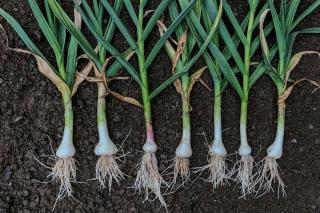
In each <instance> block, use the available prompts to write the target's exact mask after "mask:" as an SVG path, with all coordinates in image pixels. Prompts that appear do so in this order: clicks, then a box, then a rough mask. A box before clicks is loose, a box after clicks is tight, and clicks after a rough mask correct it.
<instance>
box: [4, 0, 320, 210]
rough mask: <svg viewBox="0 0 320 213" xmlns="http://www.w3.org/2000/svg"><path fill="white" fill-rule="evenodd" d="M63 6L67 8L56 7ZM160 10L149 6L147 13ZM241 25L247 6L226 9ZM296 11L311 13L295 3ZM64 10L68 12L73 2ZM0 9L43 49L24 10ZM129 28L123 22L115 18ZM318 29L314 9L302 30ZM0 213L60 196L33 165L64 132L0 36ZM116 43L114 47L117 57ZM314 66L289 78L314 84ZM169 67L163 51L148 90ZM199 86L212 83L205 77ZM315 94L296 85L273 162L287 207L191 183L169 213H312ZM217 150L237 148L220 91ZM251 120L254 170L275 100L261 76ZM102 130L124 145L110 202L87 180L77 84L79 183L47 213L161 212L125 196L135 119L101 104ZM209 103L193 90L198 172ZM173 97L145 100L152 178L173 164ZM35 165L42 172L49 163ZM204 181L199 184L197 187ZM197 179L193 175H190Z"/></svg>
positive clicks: (234, 126)
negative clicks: (279, 153)
mask: <svg viewBox="0 0 320 213" xmlns="http://www.w3.org/2000/svg"><path fill="white" fill-rule="evenodd" d="M64 2H67V1H64ZM159 2H160V1H156V0H153V1H150V8H154V7H155V6H156V5H158V4H159ZM229 2H231V3H232V6H233V8H234V9H235V10H236V11H237V12H238V15H239V16H240V17H241V16H242V15H243V13H244V11H245V10H246V1H243V0H242V1H241V0H232V1H231V0H229ZM302 2H303V3H302V5H301V8H300V10H302V9H303V8H306V7H307V5H309V4H311V2H313V1H311V0H308V1H302ZM64 6H66V7H68V8H71V3H68V4H65V5H64ZM0 7H1V8H4V9H5V10H7V11H8V12H9V13H10V14H12V15H13V16H14V17H15V18H16V19H17V20H18V21H19V22H20V23H21V24H22V26H24V28H25V29H26V31H27V32H28V33H29V34H30V35H31V37H32V38H33V39H34V41H35V42H36V43H39V44H40V46H41V47H42V49H43V50H46V51H48V50H47V48H46V47H45V39H44V37H43V36H42V35H41V33H40V31H39V29H38V27H37V24H36V22H35V19H34V17H33V16H32V13H31V10H30V8H29V6H28V3H27V1H20V0H11V1H5V0H0ZM123 17H124V19H128V14H126V13H124V14H123ZM0 23H1V24H3V25H4V27H5V29H6V30H7V32H8V36H9V43H10V46H12V47H24V45H23V43H22V42H21V40H20V39H19V38H18V36H17V35H16V33H14V31H13V30H12V29H11V28H10V27H9V26H8V24H7V23H5V21H4V20H3V19H1V18H0ZM311 26H320V10H317V11H316V12H314V13H313V14H312V15H311V16H310V17H309V18H308V19H307V20H305V21H304V23H303V27H311ZM157 39H158V37H157V33H156V32H154V33H153V35H152V36H151V38H150V39H149V40H148V42H147V44H148V45H147V48H148V50H149V49H150V48H151V47H152V44H154V42H155V41H156V40H157ZM0 41H1V42H0V44H1V46H0V48H1V50H0V94H1V95H0V127H1V128H0V144H1V146H0V212H50V211H51V209H52V207H53V204H54V203H55V199H56V195H57V192H58V185H57V184H56V183H48V184H44V183H40V182H39V181H46V180H48V179H47V177H46V176H47V174H48V170H47V169H46V168H44V167H43V166H41V165H39V164H38V163H37V162H36V161H35V159H34V157H33V156H37V157H39V156H41V155H50V154H52V150H51V149H50V143H49V140H48V136H49V137H50V138H52V141H53V144H52V146H53V148H54V149H56V148H57V146H58V144H59V141H60V140H61V137H62V132H63V108H62V105H61V101H60V95H59V93H58V91H57V90H56V88H55V87H54V86H53V84H51V83H50V82H49V81H48V80H47V79H46V78H45V77H44V76H42V75H41V74H39V72H38V70H37V66H36V63H35V61H34V59H33V58H32V57H29V56H26V55H23V54H15V53H13V52H11V51H8V50H6V48H5V44H4V37H3V36H2V35H0ZM124 43H125V42H124V41H123V40H122V39H121V37H120V36H118V38H117V39H116V40H115V44H116V45H117V46H119V48H121V49H123V48H124ZM319 44H320V37H319V36H305V37H300V38H299V39H298V40H297V45H296V48H295V52H298V51H302V50H315V51H320V45H319ZM319 67H320V61H319V60H318V59H317V58H316V57H313V56H311V57H308V58H305V59H304V60H303V61H302V63H301V64H300V65H299V66H298V68H297V69H296V70H295V71H294V74H293V79H300V78H302V77H308V78H311V79H320V77H319V76H320V72H319V71H320V70H319ZM169 70H170V60H169V59H168V57H167V56H166V54H165V52H164V51H162V52H161V54H160V55H159V56H158V57H157V59H156V60H155V62H154V64H153V66H152V67H151V69H150V70H149V73H150V81H151V86H152V88H154V87H155V86H156V85H159V84H160V83H161V82H162V81H164V80H165V79H166V78H168V77H169V76H170V71H169ZM204 80H205V81H206V82H208V83H209V84H211V79H210V76H209V75H208V74H206V75H205V77H204ZM111 87H112V89H114V90H115V91H118V92H121V93H122V94H124V95H127V96H131V97H135V98H139V90H138V87H137V85H136V84H135V83H134V82H133V81H132V82H129V81H128V82H113V83H112V84H111ZM312 90H313V87H312V86H311V85H309V84H307V83H302V84H301V86H298V87H296V88H295V89H294V91H293V93H292V95H291V96H290V98H289V99H288V102H287V103H288V109H287V125H286V137H285V142H286V144H285V150H284V156H283V158H282V159H281V160H280V161H279V163H280V166H281V168H282V172H283V177H284V181H285V183H286V184H287V194H288V196H287V197H286V198H280V199H278V198H277V194H272V193H270V194H266V195H265V196H263V197H260V198H256V199H255V198H252V197H250V198H248V199H247V200H245V199H239V196H240V193H239V190H238V188H237V186H236V187H235V185H234V183H231V184H230V185H229V186H226V187H221V188H219V189H218V190H217V191H215V192H213V191H212V186H211V185H210V184H209V183H206V182H204V181H203V180H202V179H201V178H199V179H197V180H196V181H195V182H194V183H193V184H192V185H191V186H189V187H187V188H181V189H179V190H178V191H177V192H176V193H174V194H170V195H168V196H166V200H167V202H168V204H169V208H168V211H169V212H185V213H186V212H320V160H319V152H320V148H319V145H320V122H319V118H320V107H319V101H320V92H316V93H314V94H311V92H312ZM223 98H224V99H223V102H224V104H223V106H224V108H223V126H224V129H225V132H224V135H223V136H224V141H225V144H226V146H227V149H228V151H229V153H234V152H235V151H236V150H237V147H238V144H239V132H238V122H239V120H238V117H239V99H238V98H237V96H236V94H235V93H234V91H232V90H231V89H227V90H226V92H225V93H224V96H223ZM250 101H251V102H250V116H249V117H250V118H249V125H248V132H249V139H250V143H251V144H252V146H253V147H254V153H255V154H256V160H257V161H260V160H261V159H262V157H263V156H264V154H265V150H266V147H267V146H268V145H269V144H270V143H272V141H273V139H274V135H275V127H276V126H275V118H276V113H277V111H276V106H275V103H276V93H275V89H274V86H273V84H272V82H271V81H270V80H269V78H268V77H266V76H264V77H262V78H261V79H260V80H259V81H258V82H257V84H256V86H255V87H254V89H253V90H252V93H251V96H250ZM107 102H108V106H107V107H108V121H109V126H110V132H111V136H112V138H113V139H114V141H116V142H117V143H121V142H122V141H123V140H124V138H125V137H126V136H127V135H128V133H129V132H130V135H129V138H128V140H127V141H126V143H125V144H124V149H125V151H126V152H128V151H130V152H131V155H130V156H129V157H128V158H127V161H126V162H125V164H124V166H123V170H124V171H125V172H126V174H128V175H129V176H130V177H128V178H126V181H124V182H122V185H121V186H114V188H113V190H112V192H111V194H109V193H108V192H107V191H101V190H100V188H99V185H98V183H97V182H96V181H87V180H88V179H91V178H93V177H94V175H95V174H94V168H95V163H96V160H97V157H96V156H95V155H94V152H93V150H94V146H95V144H96V143H97V140H98V138H97V130H96V121H95V119H96V86H95V85H94V84H90V83H84V84H83V85H82V86H81V87H80V89H79V92H78V94H77V95H76V96H75V98H74V110H75V113H76V115H75V144H76V147H77V154H76V156H75V157H76V159H77V161H78V180H79V181H80V182H85V183H78V184H74V190H75V194H74V196H75V198H76V199H78V200H79V202H80V203H77V202H75V201H74V200H72V199H70V200H68V199H65V200H63V201H61V202H59V203H58V204H57V206H56V209H55V212H165V210H164V209H163V208H162V209H159V203H158V202H157V201H155V202H145V203H143V198H144V197H143V196H142V195H138V194H135V192H134V190H133V189H131V188H130V187H131V186H132V185H133V181H134V178H133V177H135V175H136V167H135V166H136V163H137V162H138V160H139V158H140V157H141V152H140V151H141V146H142V145H143V143H144V140H145V132H144V122H143V121H144V120H143V112H142V110H140V109H138V108H136V107H133V106H130V105H128V104H126V103H122V102H119V101H117V100H115V99H114V98H110V97H108V98H107ZM212 102H213V95H212V92H209V91H208V90H206V89H205V88H204V87H203V86H200V85H197V86H196V87H195V89H194V92H193V95H192V107H193V110H192V132H193V134H192V140H193V151H194V154H193V157H192V158H191V166H193V167H194V166H201V165H204V164H205V163H206V159H207V148H206V145H205V143H206V141H205V138H204V137H203V133H205V134H206V136H207V138H208V142H210V141H211V140H212V139H213V138H212V137H213V110H212V108H213V106H212ZM180 105H181V104H180V97H179V95H178V94H177V93H176V92H175V89H174V87H172V86H171V87H170V88H169V89H167V90H166V91H165V92H164V93H162V94H161V95H159V96H158V97H157V98H155V99H154V101H153V116H154V126H155V136H156V139H157V142H158V144H159V150H158V153H157V157H158V160H159V167H160V170H161V171H163V170H164V169H165V168H166V167H167V166H168V165H169V164H170V162H168V160H170V159H172V158H173V157H174V150H175V147H176V145H177V144H178V142H179V139H180V135H181V118H180V113H181V109H180ZM230 158H231V159H232V160H235V155H232V156H230ZM41 160H42V161H43V162H44V163H45V164H48V165H52V163H53V162H52V161H51V160H49V159H47V158H41ZM204 177H205V176H203V178H204ZM192 178H193V179H195V178H196V175H192Z"/></svg>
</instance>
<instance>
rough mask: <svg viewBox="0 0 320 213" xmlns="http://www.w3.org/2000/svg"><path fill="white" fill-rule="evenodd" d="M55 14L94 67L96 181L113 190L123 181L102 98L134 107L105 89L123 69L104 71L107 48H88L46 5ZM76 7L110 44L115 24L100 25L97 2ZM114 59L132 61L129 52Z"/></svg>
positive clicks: (118, 1) (100, 11) (118, 0)
mask: <svg viewBox="0 0 320 213" xmlns="http://www.w3.org/2000/svg"><path fill="white" fill-rule="evenodd" d="M48 2H49V5H50V7H51V9H52V10H53V12H54V14H55V15H56V16H57V18H58V19H59V21H60V22H61V23H62V24H64V25H65V26H66V28H67V29H68V30H69V31H70V32H71V33H72V34H73V35H74V36H75V38H76V39H77V40H78V42H79V45H80V46H81V47H82V49H83V50H84V52H85V53H86V57H89V58H90V60H91V65H92V67H93V70H94V73H95V78H93V79H92V78H89V79H92V81H94V82H97V87H98V98H97V126H98V133H99V143H98V144H97V145H96V147H95V154H96V155H97V156H100V157H99V159H98V161H97V163H96V179H97V180H98V181H99V183H100V185H101V187H102V188H105V187H106V183H107V184H108V188H109V192H110V190H111V187H112V182H113V181H116V182H117V183H118V184H119V183H120V181H121V180H122V179H124V173H123V172H122V171H121V170H120V168H119V164H118V162H117V160H118V159H119V157H117V156H116V154H117V153H118V148H117V146H116V145H115V143H114V142H113V141H112V140H111V138H110V135H109V131H108V125H107V119H106V101H105V96H106V95H107V94H111V95H113V96H114V97H116V98H118V99H120V100H124V101H126V100H127V101H128V102H130V103H136V105H138V104H137V101H135V100H134V99H130V98H127V97H123V96H121V95H120V94H118V93H115V92H113V91H111V90H110V89H109V88H108V83H109V82H110V81H111V80H112V79H116V77H115V76H116V75H117V74H118V72H119V70H120V69H121V68H122V65H121V63H120V62H118V61H115V62H114V63H113V64H112V65H111V66H110V67H107V66H108V65H109V64H108V63H109V62H110V59H111V58H110V57H107V53H108V52H107V48H108V47H106V46H105V45H104V43H103V42H102V41H101V40H97V43H98V44H97V48H94V47H93V46H91V44H90V43H89V42H88V40H87V39H86V38H85V36H84V35H83V34H82V33H81V31H80V30H79V29H78V28H77V27H76V26H75V25H74V24H73V22H72V21H71V19H70V18H69V17H68V16H67V14H66V13H65V12H64V11H63V9H62V8H61V7H60V5H59V3H58V2H57V1H48ZM122 5H123V1H122V0H116V1H115V2H114V6H113V10H114V11H115V13H117V14H119V13H120V12H121V9H122ZM75 7H76V10H77V11H78V13H79V14H80V16H81V17H83V20H84V22H85V23H86V24H87V25H88V26H93V27H95V30H96V32H97V33H99V36H100V37H101V38H103V39H104V40H105V42H108V43H110V42H111V41H112V38H113V36H114V33H115V29H116V25H115V23H114V21H113V20H112V19H111V18H110V19H109V22H108V23H107V25H106V26H104V24H103V18H104V13H105V9H104V7H103V5H102V3H101V2H100V1H97V0H94V1H93V8H92V7H91V6H90V5H89V3H88V1H87V0H83V1H82V7H81V6H80V5H79V3H78V2H76V1H75ZM115 55H118V56H116V57H121V60H122V63H124V64H126V63H127V60H129V59H130V58H131V56H132V55H133V54H132V50H130V49H128V50H126V51H125V52H123V53H121V54H120V53H118V52H116V53H115ZM89 72H90V69H88V70H87V72H86V73H83V74H82V75H80V77H79V78H81V79H82V80H84V79H85V78H86V76H87V75H88V74H89Z"/></svg>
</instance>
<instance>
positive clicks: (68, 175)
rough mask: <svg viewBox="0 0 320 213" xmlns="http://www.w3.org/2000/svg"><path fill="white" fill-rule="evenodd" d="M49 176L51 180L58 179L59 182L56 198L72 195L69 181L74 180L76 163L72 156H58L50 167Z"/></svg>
mask: <svg viewBox="0 0 320 213" xmlns="http://www.w3.org/2000/svg"><path fill="white" fill-rule="evenodd" d="M50 176H51V177H52V179H53V180H57V181H60V183H61V185H60V190H59V193H58V196H57V200H59V199H63V198H64V197H65V196H66V195H67V196H68V197H72V192H73V191H72V186H71V182H75V179H76V163H75V160H74V158H72V157H69V158H59V159H58V160H57V162H56V163H55V165H54V166H53V167H52V171H51V173H50V174H49V177H50Z"/></svg>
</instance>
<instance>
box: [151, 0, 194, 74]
mask: <svg viewBox="0 0 320 213" xmlns="http://www.w3.org/2000/svg"><path fill="white" fill-rule="evenodd" d="M196 2H197V0H192V1H191V2H190V3H189V4H187V5H186V7H185V8H184V9H183V10H182V12H181V13H180V14H179V16H178V17H177V18H176V19H175V21H174V22H173V23H172V24H171V25H170V26H169V28H168V30H167V31H166V32H165V34H164V35H163V36H162V37H161V38H160V39H159V41H158V42H157V43H156V45H155V46H154V48H153V49H152V51H151V53H150V54H149V56H148V57H147V60H146V63H145V67H146V69H148V67H149V66H150V65H151V63H152V62H153V60H154V59H155V58H156V56H157V55H158V53H159V51H160V50H161V48H162V47H163V45H164V44H165V43H166V41H167V40H168V38H169V37H170V36H171V34H172V33H173V32H174V30H175V29H176V28H177V26H179V24H180V23H181V21H183V20H184V19H185V17H186V16H187V15H188V13H189V12H190V11H191V10H192V7H193V6H194V4H195V3H196Z"/></svg>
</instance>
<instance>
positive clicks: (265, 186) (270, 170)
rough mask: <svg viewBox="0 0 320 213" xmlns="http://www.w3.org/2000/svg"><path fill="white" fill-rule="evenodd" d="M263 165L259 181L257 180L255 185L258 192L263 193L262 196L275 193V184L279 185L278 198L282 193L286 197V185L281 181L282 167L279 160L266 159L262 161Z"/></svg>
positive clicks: (259, 173)
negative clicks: (273, 186)
mask: <svg viewBox="0 0 320 213" xmlns="http://www.w3.org/2000/svg"><path fill="white" fill-rule="evenodd" d="M262 163H263V165H262V167H261V169H260V170H259V172H258V175H259V177H258V179H257V180H256V183H255V185H257V186H258V189H257V192H261V191H262V195H263V194H265V193H268V192H270V191H274V190H273V188H272V184H273V183H278V196H279V194H280V192H281V191H282V195H283V197H285V196H286V195H287V194H286V191H285V188H286V186H285V184H284V182H283V180H282V179H281V175H280V167H279V165H278V163H277V160H276V159H274V158H270V157H266V158H265V159H264V160H263V161H262Z"/></svg>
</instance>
